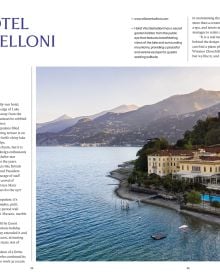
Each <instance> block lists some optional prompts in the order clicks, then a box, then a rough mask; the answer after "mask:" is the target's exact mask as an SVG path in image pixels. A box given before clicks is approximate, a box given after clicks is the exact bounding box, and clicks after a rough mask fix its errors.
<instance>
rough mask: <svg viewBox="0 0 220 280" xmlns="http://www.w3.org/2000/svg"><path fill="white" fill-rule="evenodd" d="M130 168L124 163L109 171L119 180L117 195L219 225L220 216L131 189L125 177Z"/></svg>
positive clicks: (127, 175) (129, 172) (111, 175)
mask: <svg viewBox="0 0 220 280" xmlns="http://www.w3.org/2000/svg"><path fill="white" fill-rule="evenodd" d="M132 169H133V166H132V165H129V164H127V165H126V164H125V165H124V166H123V165H122V167H120V168H118V169H116V170H113V171H111V172H110V175H109V176H110V177H111V178H114V179H116V180H118V181H119V185H118V187H116V189H115V194H116V195H117V196H118V197H120V198H122V199H127V200H132V201H139V202H142V203H146V204H153V205H157V206H160V207H166V208H170V209H173V210H174V211H177V212H179V213H183V214H185V215H190V216H193V217H195V218H198V219H200V220H203V221H205V222H208V223H212V224H218V225H220V217H218V216H215V215H210V214H204V213H198V212H193V211H188V210H183V209H180V204H179V203H178V202H177V201H173V200H168V199H162V198H156V199H152V197H153V196H152V195H151V194H146V193H141V192H134V191H131V190H130V188H129V186H128V182H127V179H128V177H129V175H130V174H131V172H132Z"/></svg>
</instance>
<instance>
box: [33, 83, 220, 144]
mask: <svg viewBox="0 0 220 280" xmlns="http://www.w3.org/2000/svg"><path fill="white" fill-rule="evenodd" d="M218 111H220V91H206V90H204V89H199V90H197V91H195V92H192V93H189V94H182V95H174V96H171V97H169V98H167V99H165V100H162V101H160V102H158V103H156V104H153V105H146V106H143V107H141V108H139V109H137V110H135V111H131V112H126V113H112V112H108V113H106V114H104V115H101V116H99V117H97V118H95V119H91V118H89V119H86V120H84V121H78V122H77V123H76V124H75V125H73V126H71V127H68V128H66V129H64V130H63V131H62V132H60V133H57V134H42V135H38V138H37V144H38V145H49V144H53V145H60V144H61V145H62V144H71V145H78V144H82V143H100V144H101V145H142V144H143V143H145V142H146V139H147V138H152V137H161V136H163V137H166V138H167V139H168V140H169V141H170V142H173V141H176V140H177V139H179V138H181V137H182V135H183V133H184V132H185V130H186V129H191V128H192V126H193V125H194V124H195V122H196V121H197V120H198V119H200V118H204V116H207V115H210V116H214V115H216V114H217V112H218Z"/></svg>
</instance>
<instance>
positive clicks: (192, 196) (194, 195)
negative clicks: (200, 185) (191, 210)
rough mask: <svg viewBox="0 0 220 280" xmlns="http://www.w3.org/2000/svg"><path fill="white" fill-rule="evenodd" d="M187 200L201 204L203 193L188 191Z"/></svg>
mask: <svg viewBox="0 0 220 280" xmlns="http://www.w3.org/2000/svg"><path fill="white" fill-rule="evenodd" d="M186 199H187V202H189V203H192V204H200V203H201V195H200V193H199V192H197V191H191V192H189V193H187V196H186Z"/></svg>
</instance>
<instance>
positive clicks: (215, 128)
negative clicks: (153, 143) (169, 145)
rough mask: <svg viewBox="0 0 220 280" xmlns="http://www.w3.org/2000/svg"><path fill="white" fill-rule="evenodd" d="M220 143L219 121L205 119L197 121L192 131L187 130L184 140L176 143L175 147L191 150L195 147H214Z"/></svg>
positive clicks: (216, 119)
mask: <svg viewBox="0 0 220 280" xmlns="http://www.w3.org/2000/svg"><path fill="white" fill-rule="evenodd" d="M219 143H220V120H219V119H218V118H207V119H206V120H205V121H202V120H198V121H197V123H196V125H194V127H193V130H192V131H189V130H187V131H186V132H185V133H184V138H183V139H180V140H178V141H177V142H176V147H181V148H185V149H192V147H193V146H195V145H215V144H219Z"/></svg>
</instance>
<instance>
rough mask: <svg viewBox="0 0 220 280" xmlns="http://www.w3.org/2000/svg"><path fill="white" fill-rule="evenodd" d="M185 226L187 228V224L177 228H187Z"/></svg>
mask: <svg viewBox="0 0 220 280" xmlns="http://www.w3.org/2000/svg"><path fill="white" fill-rule="evenodd" d="M187 228H188V226H187V225H182V226H180V227H179V229H187Z"/></svg>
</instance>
